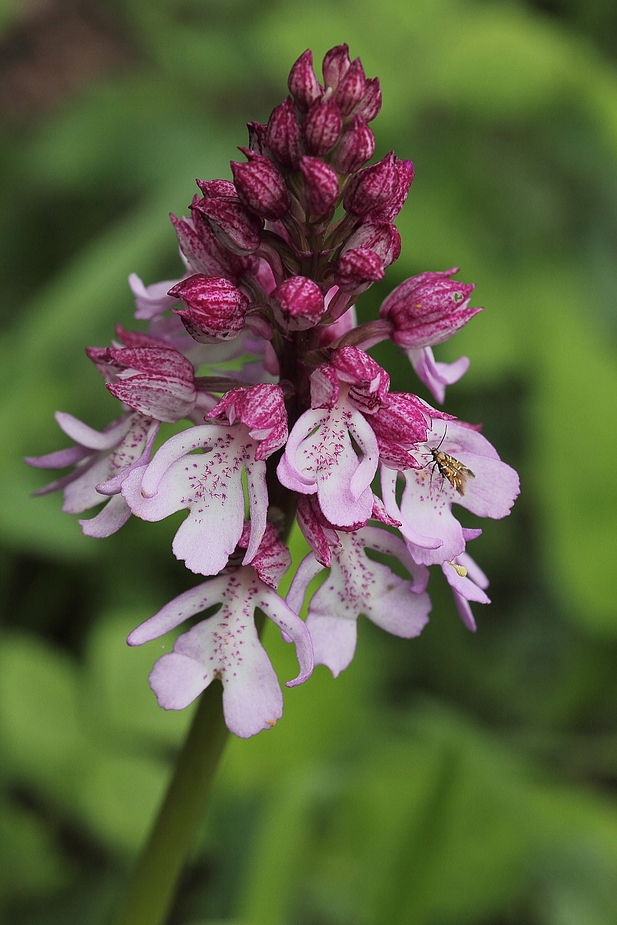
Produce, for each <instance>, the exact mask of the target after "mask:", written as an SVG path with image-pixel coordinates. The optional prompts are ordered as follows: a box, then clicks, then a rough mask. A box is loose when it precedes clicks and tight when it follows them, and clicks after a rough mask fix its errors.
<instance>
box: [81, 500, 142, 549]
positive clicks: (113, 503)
mask: <svg viewBox="0 0 617 925" xmlns="http://www.w3.org/2000/svg"><path fill="white" fill-rule="evenodd" d="M130 516H131V509H130V507H129V506H128V504H127V503H126V501H125V500H124V498H123V497H122V495H114V497H113V498H110V500H109V501H108V502H107V504H106V505H105V507H104V508H103V510H102V511H100V512H99V513H98V514H97V515H96V517H91V518H89V519H87V520H80V521H79V525H80V526H81V529H82V531H83V533H84V534H85V536H94V537H97V538H102V537H106V536H111V535H112V534H113V533H117V531H118V530H119V529H120V527H123V526H124V524H125V523H126V522H127V520H128V519H129V517H130Z"/></svg>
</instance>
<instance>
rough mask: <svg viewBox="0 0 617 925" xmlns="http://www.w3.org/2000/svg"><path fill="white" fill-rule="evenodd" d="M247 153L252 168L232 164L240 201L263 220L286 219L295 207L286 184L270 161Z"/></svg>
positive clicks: (261, 156) (245, 165) (267, 158)
mask: <svg viewBox="0 0 617 925" xmlns="http://www.w3.org/2000/svg"><path fill="white" fill-rule="evenodd" d="M245 153H246V155H247V157H248V159H249V162H248V164H243V163H241V162H237V161H232V162H231V171H232V173H233V175H234V182H235V185H236V189H237V190H238V195H239V196H240V199H241V200H242V201H243V202H244V204H245V205H247V206H249V207H250V208H251V209H253V210H254V211H255V212H257V214H258V215H260V216H261V217H262V218H267V219H269V220H270V221H276V220H277V219H279V218H282V217H283V216H284V215H286V214H287V213H288V212H289V207H290V205H291V202H290V199H289V193H288V192H287V187H286V186H285V180H284V179H283V177H282V175H281V173H280V172H279V171H278V170H277V168H276V167H275V166H274V164H273V163H272V161H271V160H270V158H269V157H264V156H263V155H261V154H253V153H252V152H251V151H246V150H245Z"/></svg>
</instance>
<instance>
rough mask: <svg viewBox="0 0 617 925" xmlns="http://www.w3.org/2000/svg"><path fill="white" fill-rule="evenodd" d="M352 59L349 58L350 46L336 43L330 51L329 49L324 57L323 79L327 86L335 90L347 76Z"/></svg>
mask: <svg viewBox="0 0 617 925" xmlns="http://www.w3.org/2000/svg"><path fill="white" fill-rule="evenodd" d="M350 65H351V61H350V60H349V46H348V45H335V46H334V48H331V49H330V51H327V52H326V54H325V57H324V59H323V65H322V70H323V79H324V83H325V85H326V87H331V88H332V89H333V90H336V88H337V87H338V85H339V82H340V81H341V79H342V78H343V77H344V76H345V74H346V73H347V71H348V70H349V67H350Z"/></svg>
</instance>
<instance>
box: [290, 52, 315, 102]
mask: <svg viewBox="0 0 617 925" xmlns="http://www.w3.org/2000/svg"><path fill="white" fill-rule="evenodd" d="M287 86H288V87H289V92H290V93H291V95H292V96H293V98H294V100H295V101H296V106H297V107H298V109H299V110H300V112H306V111H307V110H308V108H309V107H310V106H311V104H312V103H314V102H315V100H318V99H319V98H320V97H321V96H322V95H323V88H322V86H321V84H320V83H319V81H318V80H317V78H316V77H315V72H314V70H313V52H312V51H310V49H307V50H306V51H305V52H304V54H302V55H300V57H299V58H298V60H297V61H296V63H295V64H294V65H293V67H292V69H291V71H290V72H289V80H288V81H287Z"/></svg>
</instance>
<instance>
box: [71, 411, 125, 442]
mask: <svg viewBox="0 0 617 925" xmlns="http://www.w3.org/2000/svg"><path fill="white" fill-rule="evenodd" d="M55 418H56V421H57V422H58V424H59V426H60V427H61V428H62V430H63V431H64V433H65V434H66V435H67V436H68V437H70V438H71V439H72V440H74V441H75V443H79V444H81V446H85V447H88V449H89V450H110V449H111V448H112V447H114V446H116V445H117V444H118V443H119V442H120V440H121V439H122V437H124V435H125V434H126V433H128V431H129V430H130V428H131V424H132V415H127V416H126V417H123V418H120V419H119V420H117V421H114V422H113V424H110V425H109V427H108V428H106V430H104V431H98V430H94V428H92V427H88V425H87V424H84V423H83V421H79V420H78V419H77V418H74V417H73V415H72V414H67V413H66V412H65V411H56V414H55Z"/></svg>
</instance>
